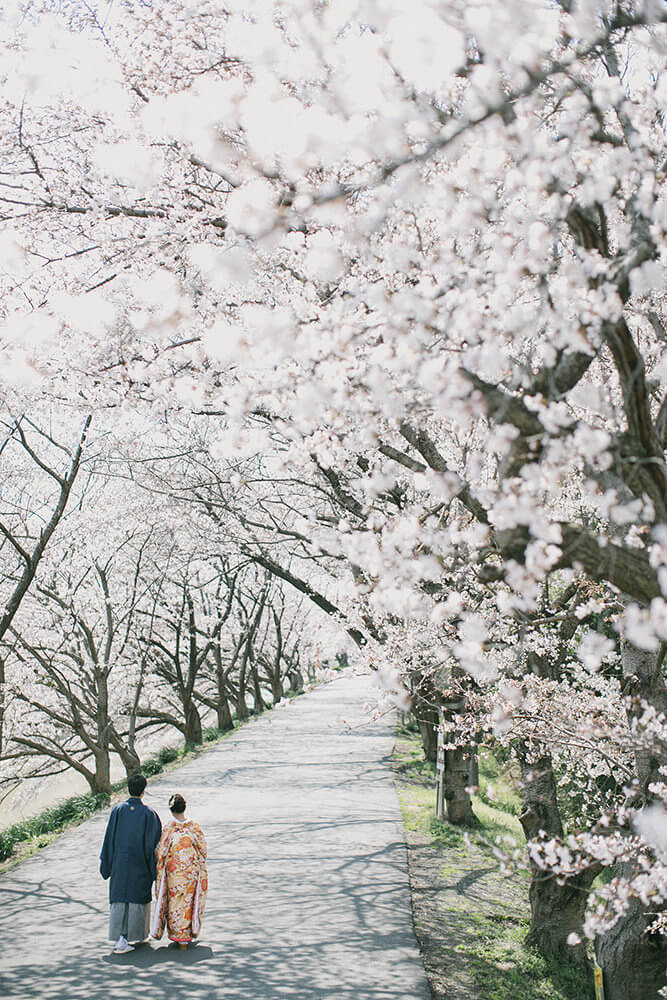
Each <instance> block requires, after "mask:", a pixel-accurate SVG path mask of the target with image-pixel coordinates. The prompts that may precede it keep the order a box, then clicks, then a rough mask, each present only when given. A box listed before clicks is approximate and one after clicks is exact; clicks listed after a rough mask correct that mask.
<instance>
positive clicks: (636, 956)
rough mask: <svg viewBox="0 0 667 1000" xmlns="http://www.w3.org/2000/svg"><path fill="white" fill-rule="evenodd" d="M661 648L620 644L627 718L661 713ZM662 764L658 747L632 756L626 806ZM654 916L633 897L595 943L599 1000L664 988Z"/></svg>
mask: <svg viewBox="0 0 667 1000" xmlns="http://www.w3.org/2000/svg"><path fill="white" fill-rule="evenodd" d="M664 655H665V651H664V647H663V648H662V649H661V650H659V651H658V652H657V653H656V652H655V651H651V652H649V651H646V650H643V649H637V648H636V647H635V646H632V645H630V644H629V643H627V642H626V643H624V644H623V674H624V677H625V681H626V688H627V690H628V693H629V695H630V708H629V712H628V714H629V716H630V718H631V719H633V718H635V717H637V716H641V714H642V713H643V710H644V704H645V703H648V704H649V705H652V706H653V708H655V709H656V711H657V712H659V713H660V712H667V687H666V685H665V678H664V673H663V667H662V661H663V659H664ZM666 763H667V761H666V760H665V757H664V754H662V753H661V751H660V747H659V746H658V745H657V744H656V746H655V748H654V749H653V748H652V749H641V750H639V751H638V752H637V753H636V754H635V767H636V772H637V775H636V777H637V790H636V795H635V798H634V801H633V802H632V805H633V806H634V807H635V808H641V807H642V806H644V805H648V804H649V803H650V802H651V801H652V799H653V795H652V793H651V791H650V789H649V785H650V784H651V783H652V782H654V781H659V780H661V779H660V768H661V767H662V766H664V765H665V764H666ZM615 874H617V875H619V876H620V877H621V878H622V877H631V876H632V874H633V871H632V869H630V868H629V867H627V866H620V867H619V868H618V869H617V870H616V872H615ZM655 917H656V907H655V906H653V907H649V908H646V907H644V906H642V904H641V902H640V901H639V900H637V899H632V900H631V901H630V906H629V908H628V911H627V913H625V914H624V915H623V916H622V917H621V918H620V920H619V921H618V923H617V924H616V925H615V926H614V927H612V929H611V930H610V931H608V932H607V933H606V934H604V935H602V936H601V937H600V939H599V940H598V943H597V956H598V963H599V965H600V967H601V968H602V971H603V974H604V989H605V1000H657V998H658V991H659V990H660V989H661V987H663V986H664V985H665V980H666V975H665V970H666V969H667V942H665V938H664V937H662V936H661V935H658V934H647V932H646V929H647V927H648V926H650V924H651V923H652V922H653V920H654V919H655Z"/></svg>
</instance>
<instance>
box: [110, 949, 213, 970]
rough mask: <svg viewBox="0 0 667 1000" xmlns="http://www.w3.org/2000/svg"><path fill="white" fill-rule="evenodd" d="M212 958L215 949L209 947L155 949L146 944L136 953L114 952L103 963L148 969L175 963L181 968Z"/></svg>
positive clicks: (136, 950)
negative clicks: (122, 953) (120, 953)
mask: <svg viewBox="0 0 667 1000" xmlns="http://www.w3.org/2000/svg"><path fill="white" fill-rule="evenodd" d="M212 958H213V949H212V948H209V947H208V945H202V944H194V945H192V944H191V945H189V946H188V948H187V949H184V948H179V946H178V945H176V944H169V945H167V947H165V946H164V945H160V946H157V947H154V946H152V945H150V944H146V945H142V946H138V947H136V948H135V949H134V951H129V952H127V954H126V955H114V954H113V952H112V953H110V954H109V955H105V956H104V958H103V959H102V961H103V962H107V963H108V964H109V965H112V966H113V965H116V966H120V967H124V968H127V967H128V966H130V967H133V968H136V969H148V968H150V967H151V966H153V965H164V964H165V963H166V962H174V963H176V964H177V965H179V966H184V965H196V964H197V963H198V962H207V961H209V960H210V959H212Z"/></svg>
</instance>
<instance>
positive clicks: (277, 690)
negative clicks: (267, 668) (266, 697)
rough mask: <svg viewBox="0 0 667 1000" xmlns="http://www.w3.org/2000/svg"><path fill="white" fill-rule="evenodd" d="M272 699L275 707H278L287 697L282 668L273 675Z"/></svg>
mask: <svg viewBox="0 0 667 1000" xmlns="http://www.w3.org/2000/svg"><path fill="white" fill-rule="evenodd" d="M271 697H272V698H273V704H274V705H277V704H278V702H279V701H281V699H282V698H284V697H285V689H284V688H283V679H282V677H281V676H280V666H279V667H278V669H277V670H276V671H275V672H273V673H272V674H271Z"/></svg>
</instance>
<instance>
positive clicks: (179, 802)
mask: <svg viewBox="0 0 667 1000" xmlns="http://www.w3.org/2000/svg"><path fill="white" fill-rule="evenodd" d="M186 804H187V803H186V801H185V799H184V798H183V796H182V795H178V794H176V795H172V797H171V798H170V799H169V808H170V809H171V811H172V812H173V813H184V812H185V806H186Z"/></svg>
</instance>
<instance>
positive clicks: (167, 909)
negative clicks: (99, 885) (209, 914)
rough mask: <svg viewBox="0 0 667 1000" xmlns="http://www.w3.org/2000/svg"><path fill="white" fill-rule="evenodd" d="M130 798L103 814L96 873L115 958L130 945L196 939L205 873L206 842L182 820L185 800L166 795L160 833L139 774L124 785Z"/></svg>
mask: <svg viewBox="0 0 667 1000" xmlns="http://www.w3.org/2000/svg"><path fill="white" fill-rule="evenodd" d="M127 789H128V791H129V793H130V797H129V799H128V800H127V802H122V803H119V804H118V805H117V806H114V807H113V809H112V810H111V815H110V816H109V822H108V824H107V829H106V833H105V835H104V843H103V845H102V853H101V855H100V874H101V876H102V878H104V879H107V878H110V879H111V881H110V883H109V901H110V903H111V915H110V918H109V938H110V939H111V940H112V941H115V945H114V949H113V950H114V952H115V953H116V954H118V955H122V954H125V952H128V951H132V949H133V946H132V944H131V943H130V942H132V941H134V942H142V941H146V940H147V939H148V938H149V937H154V938H157V939H159V938H161V937H162V935H163V933H164V929H165V926H166V928H167V936H168V937H169V939H170V940H171V941H176V942H177V943H178V944H180V945H181V947H183V948H185V947H187V944H188V942H189V941H193V940H194V939H195V938H196V937H198V936H199V931H200V928H201V920H202V915H203V913H204V904H205V902H206V892H207V889H208V875H207V873H206V840H205V839H204V834H203V833H202V831H201V828H200V827H199V826H198V825H197V824H196V823H193V822H192V820H188V819H186V818H185V808H186V802H185V799H184V798H183V796H182V795H172V796H171V798H170V799H169V808H170V810H171V814H172V817H173V820H172V822H171V823H169V825H168V826H166V827H165V828H164V830H163V829H162V823H161V822H160V817H159V816H158V814H157V813H156V812H155V811H154V810H153V809H150V808H149V807H148V806H147V805H145V804H144V802H143V801H142V798H143V794H144V791H145V789H146V779H145V777H144V776H143V774H132V775H130V777H129V778H128V781H127ZM154 882H155V886H156V888H155V913H154V914H153V920H152V922H151V919H150V916H151V889H152V887H153V883H154Z"/></svg>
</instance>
